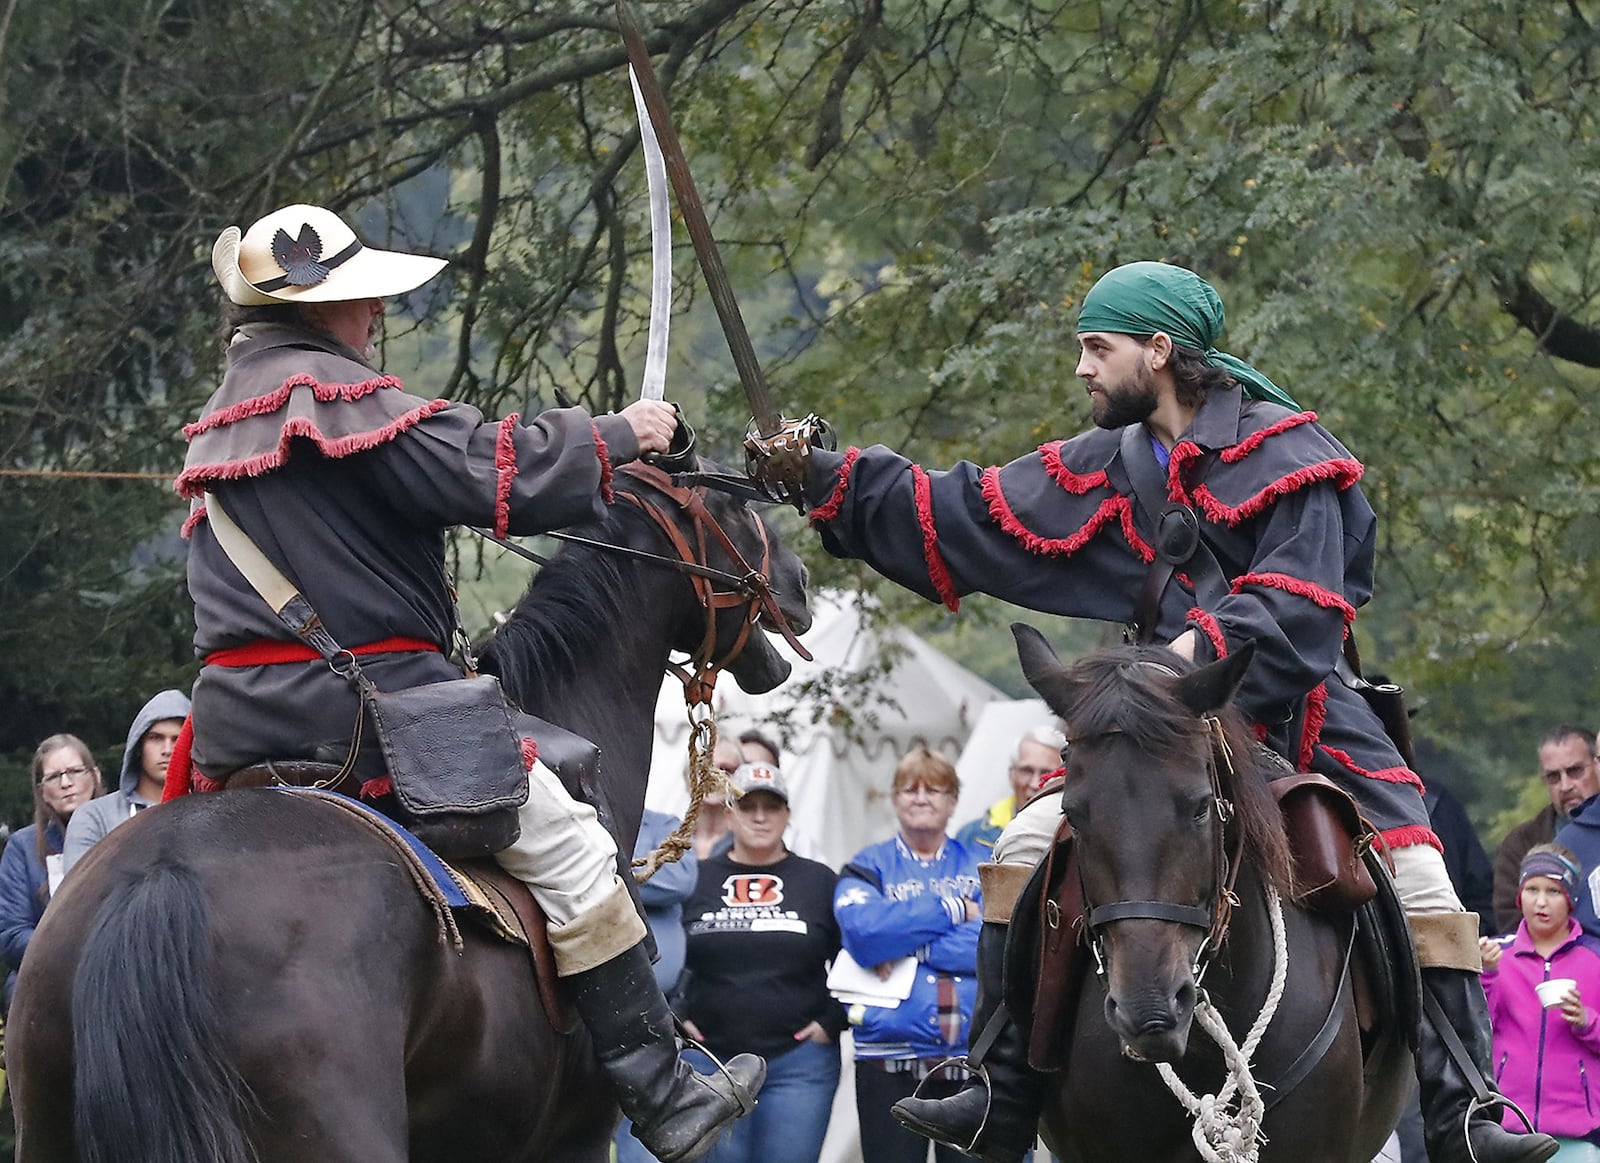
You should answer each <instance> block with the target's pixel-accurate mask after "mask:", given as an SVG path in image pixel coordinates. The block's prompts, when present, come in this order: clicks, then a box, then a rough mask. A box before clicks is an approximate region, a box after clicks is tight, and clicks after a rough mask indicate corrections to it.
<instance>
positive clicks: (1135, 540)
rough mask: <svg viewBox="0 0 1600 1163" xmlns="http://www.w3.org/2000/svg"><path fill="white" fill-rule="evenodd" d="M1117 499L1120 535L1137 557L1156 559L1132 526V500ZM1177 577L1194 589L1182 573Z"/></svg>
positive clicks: (1150, 560)
mask: <svg viewBox="0 0 1600 1163" xmlns="http://www.w3.org/2000/svg"><path fill="white" fill-rule="evenodd" d="M1117 500H1119V501H1121V502H1122V536H1123V537H1124V538H1126V539H1127V542H1128V545H1129V546H1130V547H1131V548H1132V549H1133V551H1134V552H1135V553H1137V554H1138V555H1139V559H1140V560H1141V561H1143V562H1144V563H1145V564H1146V565H1148V564H1150V562H1152V561H1154V560H1155V559H1156V551H1155V550H1154V549H1152V548H1151V547H1150V545H1149V543H1148V542H1146V541H1145V539H1144V538H1143V537H1140V536H1139V530H1138V529H1137V528H1135V527H1134V523H1133V501H1132V500H1130V499H1129V498H1127V497H1118V498H1117ZM1177 577H1178V579H1179V580H1180V581H1182V582H1183V583H1184V584H1185V585H1187V586H1188V587H1189V588H1190V589H1191V590H1192V589H1194V583H1193V582H1191V581H1189V579H1188V578H1187V577H1185V576H1184V575H1183V574H1181V573H1180V574H1178V575H1177Z"/></svg>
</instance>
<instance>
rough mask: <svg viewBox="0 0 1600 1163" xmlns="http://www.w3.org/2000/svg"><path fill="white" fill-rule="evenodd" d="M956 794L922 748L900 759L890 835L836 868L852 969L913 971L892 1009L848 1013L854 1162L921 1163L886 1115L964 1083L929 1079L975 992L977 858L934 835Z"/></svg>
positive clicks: (956, 786)
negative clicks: (910, 967) (856, 1134)
mask: <svg viewBox="0 0 1600 1163" xmlns="http://www.w3.org/2000/svg"><path fill="white" fill-rule="evenodd" d="M960 793H961V781H960V780H958V779H957V778H956V771H955V768H954V767H953V766H951V764H950V761H949V760H948V759H946V758H945V757H944V756H942V755H939V754H936V753H934V752H931V751H929V750H927V749H926V748H923V747H919V748H916V749H915V750H913V751H909V752H907V753H906V756H905V758H904V759H902V760H901V761H900V763H899V765H898V766H897V767H896V768H895V772H894V782H893V784H892V785H891V794H892V796H893V798H894V814H895V818H896V820H898V821H899V824H900V830H899V832H898V833H897V834H896V835H895V836H894V837H892V838H891V839H888V840H885V841H883V842H882V843H881V844H874V845H873V846H872V847H870V848H866V849H863V850H862V851H861V852H859V853H858V854H857V855H856V856H855V858H854V859H853V860H851V861H850V863H849V864H846V865H845V866H844V868H843V869H841V870H840V872H839V885H838V888H837V889H835V891H834V894H833V911H834V915H835V916H836V917H837V918H838V919H839V931H840V934H841V936H842V938H843V941H844V947H845V949H846V950H847V951H848V952H849V953H850V956H851V957H852V958H854V959H855V961H856V963H857V964H859V965H861V966H864V967H877V968H878V969H879V976H880V977H885V976H886V975H887V971H888V970H889V969H890V968H891V967H892V966H893V965H894V964H895V963H896V962H900V961H903V960H904V959H905V958H907V957H914V958H916V963H917V964H916V973H915V976H913V978H912V982H911V995H910V996H909V997H907V998H906V999H905V1000H904V1001H902V1002H900V1004H899V1005H897V1006H893V1007H890V1006H876V1005H862V1004H856V1005H853V1006H851V1007H850V1010H849V1016H850V1024H851V1026H852V1027H853V1028H854V1032H855V1064H856V1114H857V1116H858V1118H859V1119H860V1125H861V1157H862V1159H863V1160H864V1163H923V1160H925V1159H926V1158H927V1151H928V1141H927V1140H926V1139H924V1138H922V1137H920V1136H918V1135H914V1134H912V1133H911V1132H910V1131H908V1130H906V1129H905V1128H904V1127H902V1126H900V1125H899V1124H898V1123H896V1122H895V1121H894V1119H893V1118H892V1117H891V1115H890V1113H889V1108H890V1107H892V1106H893V1105H894V1104H895V1103H896V1102H897V1101H898V1100H900V1099H902V1098H907V1097H909V1096H910V1095H911V1094H912V1093H913V1092H914V1091H916V1090H917V1087H918V1086H919V1085H920V1086H921V1087H922V1096H923V1097H924V1098H929V1097H932V1098H939V1097H943V1096H946V1095H951V1094H954V1093H955V1092H956V1091H957V1090H959V1089H960V1088H961V1083H962V1082H963V1081H964V1079H965V1077H966V1072H965V1071H964V1070H959V1069H955V1068H950V1069H946V1070H943V1071H939V1072H937V1073H934V1074H933V1076H932V1077H929V1074H930V1072H932V1071H934V1068H935V1067H936V1066H938V1064H939V1063H941V1062H943V1061H944V1060H945V1059H947V1058H951V1057H956V1056H959V1055H963V1054H965V1053H966V1052H967V1025H968V1023H969V1022H970V1021H971V1019H972V1007H973V1005H974V1003H975V1002H976V1001H977V993H978V986H977V979H976V978H975V977H974V973H975V972H976V965H977V957H978V929H979V924H980V922H979V918H980V917H981V916H982V898H981V895H980V893H979V889H978V858H977V856H976V855H975V854H974V853H972V852H971V851H969V850H968V849H967V848H965V847H964V846H963V845H962V844H961V843H960V842H959V841H957V840H953V839H951V838H950V837H949V836H948V835H946V832H945V830H946V829H947V828H948V827H949V826H950V817H951V816H952V815H953V814H954V813H955V810H956V797H957V796H958V795H960ZM935 1155H936V1157H937V1158H938V1159H939V1160H940V1163H957V1161H958V1160H960V1159H961V1156H960V1154H959V1153H957V1152H956V1151H955V1150H953V1149H952V1148H949V1147H945V1146H942V1145H940V1146H938V1147H936V1149H935Z"/></svg>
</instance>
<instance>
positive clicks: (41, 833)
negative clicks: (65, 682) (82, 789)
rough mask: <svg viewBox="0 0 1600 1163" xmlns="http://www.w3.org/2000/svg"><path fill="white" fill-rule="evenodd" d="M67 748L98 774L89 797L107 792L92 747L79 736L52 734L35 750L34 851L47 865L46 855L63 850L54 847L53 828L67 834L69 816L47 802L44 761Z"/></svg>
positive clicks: (40, 861)
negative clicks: (50, 839)
mask: <svg viewBox="0 0 1600 1163" xmlns="http://www.w3.org/2000/svg"><path fill="white" fill-rule="evenodd" d="M63 747H68V748H71V749H72V750H73V751H76V752H77V753H78V760H79V761H80V762H81V763H82V764H83V765H84V766H85V767H87V768H91V769H92V770H93V771H94V794H93V795H91V796H90V797H89V798H90V799H94V798H95V796H98V795H100V793H101V792H103V791H105V783H104V782H103V781H102V780H101V778H100V767H99V765H98V764H96V763H95V761H94V755H93V754H92V753H91V752H90V750H89V746H88V744H86V743H85V742H84V741H83V740H82V739H79V738H78V737H77V736H76V735H67V734H64V733H63V734H60V735H52V736H50V738H48V739H46V740H45V741H44V742H43V743H41V744H39V746H38V747H36V748H34V751H33V823H34V828H35V831H36V832H37V833H38V834H37V835H35V836H34V838H33V842H34V851H36V852H37V853H38V854H39V863H41V864H43V863H44V858H45V857H46V856H54V855H55V854H56V852H58V851H60V849H52V848H51V847H50V841H49V835H50V829H51V827H52V826H54V827H55V828H56V829H58V830H59V831H60V832H61V834H62V835H66V831H67V817H65V816H63V815H62V814H61V813H60V812H58V811H56V810H55V809H54V808H52V807H51V806H50V805H49V804H47V803H45V800H44V761H45V757H46V756H47V755H49V754H50V753H51V752H52V751H60V750H61V749H62V748H63Z"/></svg>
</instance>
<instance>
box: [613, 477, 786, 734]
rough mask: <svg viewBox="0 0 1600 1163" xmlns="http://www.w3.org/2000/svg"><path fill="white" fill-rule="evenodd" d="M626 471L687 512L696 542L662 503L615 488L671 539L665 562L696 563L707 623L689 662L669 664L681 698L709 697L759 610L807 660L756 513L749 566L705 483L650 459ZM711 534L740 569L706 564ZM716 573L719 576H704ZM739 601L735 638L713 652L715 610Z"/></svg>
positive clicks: (693, 576)
mask: <svg viewBox="0 0 1600 1163" xmlns="http://www.w3.org/2000/svg"><path fill="white" fill-rule="evenodd" d="M617 471H618V472H622V473H627V474H628V475H629V476H631V477H633V478H635V479H636V480H638V481H640V482H642V483H644V484H646V485H649V486H650V487H651V488H652V489H653V490H655V491H656V492H657V493H659V494H660V495H662V496H664V497H666V498H667V499H668V500H670V501H672V502H673V503H674V504H675V505H677V506H678V507H679V508H680V509H682V510H683V511H684V512H685V513H687V514H689V517H690V519H691V520H692V521H693V522H694V533H695V545H694V547H693V548H691V547H690V545H689V542H688V540H687V539H686V538H685V537H684V535H683V532H682V531H681V530H680V529H679V528H678V526H677V523H676V522H675V521H673V519H672V518H671V516H669V515H668V513H667V512H666V510H665V509H663V508H662V506H661V505H659V504H656V503H655V502H653V501H650V500H647V499H646V498H644V497H642V496H640V495H639V494H638V493H627V492H624V493H618V494H617V495H618V496H619V497H625V498H627V500H629V501H631V502H632V503H633V504H635V505H637V506H638V507H639V509H640V511H642V512H643V513H645V514H646V515H648V516H649V517H650V518H651V519H652V520H653V521H654V522H655V523H656V525H657V526H658V527H659V528H660V529H661V531H662V532H663V533H664V534H665V535H666V537H667V540H668V541H669V542H671V544H672V547H673V548H674V549H675V550H676V551H677V553H678V557H677V559H676V560H674V559H672V558H668V557H662V558H660V559H659V560H660V561H662V562H663V563H664V564H667V565H671V566H674V567H682V566H695V567H697V568H694V569H686V570H683V572H684V573H686V574H687V575H688V577H689V579H690V582H691V584H692V585H693V586H694V591H695V596H696V597H697V598H698V599H699V602H700V608H701V609H702V610H704V611H705V615H706V619H705V622H706V629H705V635H704V637H703V638H702V639H701V642H700V645H699V647H697V648H696V649H695V651H694V652H693V653H692V654H691V655H690V658H689V666H688V667H684V666H679V665H678V664H677V663H668V664H667V669H668V670H670V671H671V672H672V673H673V674H674V675H675V676H677V678H678V680H679V681H680V682H682V683H683V695H684V700H685V701H686V702H688V703H689V704H690V705H691V706H693V705H696V704H700V703H710V701H711V692H712V688H713V687H714V686H715V685H716V681H717V675H719V674H720V673H721V672H722V670H723V668H724V667H726V666H727V665H728V664H729V663H730V662H732V661H733V660H734V659H735V658H736V657H738V655H739V652H740V651H741V650H743V649H744V644H745V642H746V641H748V640H749V637H750V631H751V629H752V628H753V627H754V626H755V625H756V623H757V622H759V621H760V620H761V618H762V616H763V615H765V616H766V618H767V619H768V621H769V622H770V623H771V624H772V626H773V628H774V629H776V630H777V631H778V633H780V634H781V635H782V636H783V639H784V641H785V642H787V643H788V644H789V645H790V646H791V647H792V648H793V649H794V651H795V653H796V654H798V655H799V656H800V657H801V658H804V659H805V660H806V661H807V662H809V661H811V653H810V651H808V650H807V649H806V648H805V647H804V646H802V645H801V644H800V640H799V638H797V637H796V636H795V633H794V631H793V630H792V629H791V628H790V626H789V620H788V619H787V618H785V617H784V615H783V611H782V610H781V609H779V608H778V600H777V598H776V597H774V595H773V593H772V583H771V581H770V579H769V578H768V576H767V571H768V570H769V569H770V568H771V567H772V542H771V540H770V539H769V538H768V537H767V529H766V526H765V525H763V524H762V522H761V519H760V518H759V517H758V518H757V519H756V532H757V534H758V535H759V536H760V538H761V565H760V567H759V568H752V567H751V565H750V563H749V562H748V561H747V560H745V556H744V554H743V553H741V552H740V551H739V547H738V546H737V545H735V544H734V543H733V539H732V538H730V537H729V536H728V534H727V531H726V530H725V529H723V528H722V526H721V525H720V524H718V522H717V519H716V518H715V517H713V516H712V515H711V512H710V510H708V509H707V508H706V502H705V497H706V486H705V485H703V484H701V485H696V486H694V487H692V488H690V487H685V486H683V485H679V484H676V483H674V481H673V479H672V477H670V476H669V475H668V474H667V473H665V472H663V471H662V470H661V469H659V468H656V467H654V466H653V465H648V464H641V463H639V462H637V461H635V462H632V463H629V464H625V465H623V466H622V467H621V468H619V469H618V470H617ZM708 533H709V534H710V535H711V536H712V537H713V538H715V540H716V543H717V544H718V545H720V546H721V547H722V551H723V552H724V553H726V554H727V555H728V557H729V558H731V559H732V561H733V562H734V564H735V566H737V567H738V569H739V570H740V571H741V572H740V573H738V574H733V573H727V572H724V571H722V570H715V569H714V568H713V567H711V566H708V565H706V564H705V562H706V560H707V552H706V537H707V534H708ZM711 573H715V574H717V575H718V576H717V577H715V578H713V577H708V576H707V575H708V574H711ZM718 580H721V581H725V582H727V583H729V588H728V589H726V590H718V589H717V588H716V586H715V584H714V582H715V581H718ZM738 606H743V607H744V608H745V613H744V620H743V624H742V625H741V626H740V628H739V635H738V637H737V638H735V639H734V641H733V644H732V645H731V646H729V647H728V649H727V650H726V651H725V652H724V653H723V655H722V657H721V658H716V657H715V653H716V640H717V625H716V614H717V612H718V611H720V610H726V609H732V608H736V607H738Z"/></svg>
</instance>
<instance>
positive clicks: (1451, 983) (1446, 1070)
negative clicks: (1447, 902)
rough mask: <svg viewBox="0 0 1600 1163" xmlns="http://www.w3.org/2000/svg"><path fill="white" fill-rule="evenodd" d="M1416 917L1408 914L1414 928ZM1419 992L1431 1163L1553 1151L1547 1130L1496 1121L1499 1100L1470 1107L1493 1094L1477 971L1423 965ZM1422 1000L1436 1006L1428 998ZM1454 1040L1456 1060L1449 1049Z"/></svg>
mask: <svg viewBox="0 0 1600 1163" xmlns="http://www.w3.org/2000/svg"><path fill="white" fill-rule="evenodd" d="M1458 915H1460V916H1466V917H1471V916H1472V914H1471V913H1462V914H1458ZM1419 919H1421V918H1416V917H1413V918H1412V925H1413V928H1415V927H1416V922H1417V921H1418V920H1419ZM1420 944H1421V942H1419V945H1420ZM1422 992H1423V1016H1422V1037H1421V1039H1420V1046H1419V1048H1418V1051H1417V1081H1418V1083H1419V1084H1420V1086H1421V1092H1422V1122H1423V1138H1424V1139H1425V1140H1426V1142H1427V1144H1428V1158H1429V1159H1430V1160H1432V1163H1472V1161H1473V1160H1476V1161H1477V1163H1541V1161H1542V1160H1545V1159H1548V1158H1550V1156H1552V1155H1554V1154H1555V1153H1556V1150H1557V1149H1558V1148H1559V1146H1560V1144H1559V1143H1557V1142H1556V1141H1555V1140H1554V1139H1552V1138H1551V1137H1550V1136H1549V1135H1541V1134H1518V1133H1516V1132H1515V1131H1511V1130H1508V1129H1506V1128H1505V1127H1502V1126H1501V1125H1500V1122H1499V1118H1500V1113H1501V1111H1502V1109H1503V1107H1502V1105H1501V1104H1500V1103H1498V1102H1493V1103H1492V1105H1489V1106H1487V1107H1483V1108H1481V1109H1479V1108H1474V1107H1473V1105H1472V1104H1473V1103H1474V1102H1475V1101H1476V1102H1478V1103H1483V1102H1485V1101H1491V1102H1492V1100H1493V1099H1498V1098H1499V1097H1500V1096H1499V1095H1498V1093H1496V1091H1495V1089H1494V1083H1493V1082H1492V1081H1490V1080H1491V1079H1493V1077H1494V1073H1493V1068H1492V1065H1491V1061H1490V1054H1491V1045H1492V1044H1491V1036H1490V1028H1489V1006H1488V1003H1487V1002H1486V1001H1485V1000H1484V996H1483V985H1482V983H1481V982H1480V981H1479V980H1478V975H1477V974H1476V973H1472V972H1469V971H1467V970H1464V969H1442V968H1433V967H1428V966H1424V967H1423V970H1422ZM1429 999H1431V1000H1432V1002H1433V1003H1435V1004H1429ZM1453 1040H1454V1041H1456V1042H1457V1043H1458V1046H1459V1049H1460V1051H1461V1055H1460V1056H1461V1058H1462V1059H1464V1060H1463V1061H1457V1056H1456V1055H1455V1054H1452V1053H1451V1052H1450V1043H1451V1041H1453ZM1469 1109H1470V1110H1471V1115H1470V1117H1469V1115H1468V1111H1469ZM1513 1119H1515V1116H1513ZM1469 1142H1470V1143H1471V1147H1470V1149H1469V1148H1468V1143H1469Z"/></svg>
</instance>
